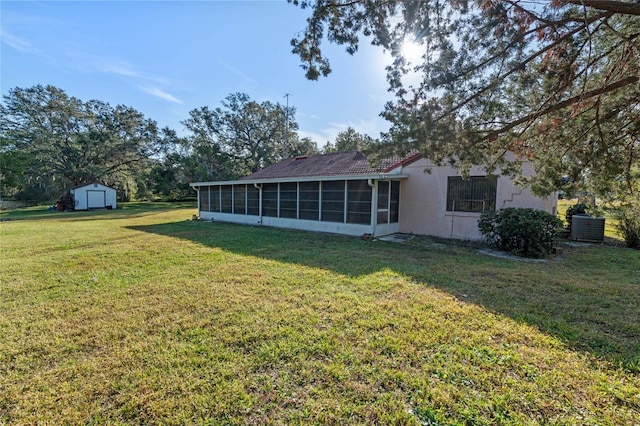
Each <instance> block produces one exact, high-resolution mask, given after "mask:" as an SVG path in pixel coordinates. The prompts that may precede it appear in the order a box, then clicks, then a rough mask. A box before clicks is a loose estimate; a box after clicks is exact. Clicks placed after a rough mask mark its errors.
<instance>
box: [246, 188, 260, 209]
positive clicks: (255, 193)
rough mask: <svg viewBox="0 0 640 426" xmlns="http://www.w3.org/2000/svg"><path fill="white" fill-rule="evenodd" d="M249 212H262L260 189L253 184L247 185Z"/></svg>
mask: <svg viewBox="0 0 640 426" xmlns="http://www.w3.org/2000/svg"><path fill="white" fill-rule="evenodd" d="M247 214H250V215H254V216H258V215H259V214H260V190H259V189H258V188H256V187H255V186H253V185H247Z"/></svg>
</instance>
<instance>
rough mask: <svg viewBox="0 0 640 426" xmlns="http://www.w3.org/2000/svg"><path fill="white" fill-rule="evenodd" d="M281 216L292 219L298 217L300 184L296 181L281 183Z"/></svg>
mask: <svg viewBox="0 0 640 426" xmlns="http://www.w3.org/2000/svg"><path fill="white" fill-rule="evenodd" d="M280 217H286V218H291V219H296V218H297V217H298V184H297V183H296V182H283V183H281V184H280Z"/></svg>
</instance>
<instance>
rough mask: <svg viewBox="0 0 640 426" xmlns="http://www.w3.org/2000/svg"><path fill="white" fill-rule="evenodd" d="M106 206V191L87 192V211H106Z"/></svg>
mask: <svg viewBox="0 0 640 426" xmlns="http://www.w3.org/2000/svg"><path fill="white" fill-rule="evenodd" d="M106 206H107V194H106V191H87V209H104V208H105V207H106Z"/></svg>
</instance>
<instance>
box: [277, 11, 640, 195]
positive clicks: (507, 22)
mask: <svg viewBox="0 0 640 426" xmlns="http://www.w3.org/2000/svg"><path fill="white" fill-rule="evenodd" d="M289 1H292V2H293V3H294V4H296V5H300V6H301V7H303V8H311V9H312V13H311V16H310V17H309V18H308V21H307V24H308V25H307V28H306V30H305V32H304V33H303V34H302V35H300V36H299V37H298V38H296V39H294V40H292V46H293V52H294V53H295V54H297V55H299V56H300V58H301V60H302V62H303V65H302V67H303V68H304V69H305V70H306V76H307V78H309V79H312V80H315V79H317V78H319V77H320V76H326V75H328V74H329V73H330V72H331V67H330V63H329V61H328V59H327V58H326V57H325V56H324V55H323V52H322V49H321V42H322V40H323V38H325V37H326V38H327V39H328V40H329V41H330V42H333V43H337V44H341V45H346V48H347V52H349V53H351V54H353V53H355V52H356V51H357V50H358V47H359V43H360V41H361V38H362V37H363V36H364V37H367V38H369V39H370V41H371V43H372V44H374V45H377V46H381V47H383V48H384V49H386V50H387V51H389V52H390V53H391V54H392V56H393V58H394V60H393V63H392V64H391V65H389V66H388V67H387V77H388V82H389V85H390V90H392V91H394V93H395V95H396V96H395V100H394V101H393V102H390V103H388V104H387V105H386V107H385V110H384V112H383V116H384V117H385V118H387V119H388V120H389V121H390V122H391V128H390V130H389V132H388V133H386V134H384V135H383V140H384V142H385V144H384V148H386V149H388V150H389V151H406V150H408V149H417V150H418V151H420V152H421V153H423V154H424V155H425V156H428V157H429V158H431V159H432V160H433V161H434V162H435V163H436V164H441V163H444V162H448V163H451V164H452V165H454V166H456V167H459V168H462V169H463V170H468V168H469V166H470V165H471V164H484V165H486V166H487V168H488V169H489V170H491V169H493V168H494V167H495V166H502V168H503V171H504V172H505V173H517V172H518V170H520V163H521V161H523V160H525V159H526V160H529V161H530V162H531V164H532V165H533V167H534V168H535V170H536V172H537V173H536V175H535V176H534V177H530V178H528V179H525V178H524V177H522V181H528V182H530V183H531V184H532V185H533V188H534V190H535V191H536V192H538V193H541V194H542V193H548V192H550V191H552V190H554V189H564V190H566V191H569V192H571V191H573V190H575V189H577V188H579V187H588V188H590V189H592V190H597V191H598V195H601V194H607V193H612V192H616V191H619V190H620V188H623V190H624V191H625V192H626V194H627V195H629V194H631V195H633V194H634V192H635V191H637V189H636V188H635V186H634V179H636V178H637V169H638V164H639V161H640V160H639V159H640V85H639V84H638V81H639V78H640V18H639V16H640V3H638V2H630V1H608V0H565V1H563V0H553V1H549V2H531V1H524V0H448V1H447V0H425V1H393V0H391V1H384V2H378V1H373V0H353V1H349V2H338V1H333V0H320V1H303V0H289ZM412 45H413V46H414V47H415V46H416V45H417V46H418V47H419V48H420V49H421V50H420V58H419V59H417V60H416V59H410V58H409V57H408V56H409V55H407V54H406V53H407V50H409V48H410V47H411V46H412ZM408 77H411V78H408ZM416 80H417V81H418V83H414V84H411V83H410V81H416ZM509 152H512V153H515V155H516V158H515V159H514V158H513V157H512V156H510V155H509V154H508V153H509ZM634 170H635V171H636V172H635V173H634ZM621 183H623V185H621ZM614 187H615V188H614Z"/></svg>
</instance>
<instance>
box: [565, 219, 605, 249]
mask: <svg viewBox="0 0 640 426" xmlns="http://www.w3.org/2000/svg"><path fill="white" fill-rule="evenodd" d="M571 239H572V240H575V241H589V242H593V243H601V242H603V241H604V217H591V216H589V215H582V214H576V215H573V217H572V218H571Z"/></svg>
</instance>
